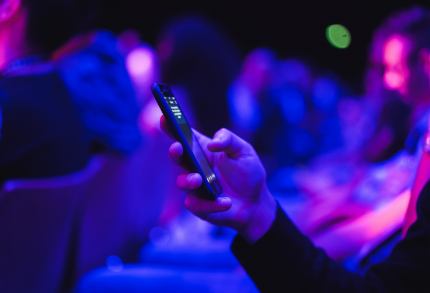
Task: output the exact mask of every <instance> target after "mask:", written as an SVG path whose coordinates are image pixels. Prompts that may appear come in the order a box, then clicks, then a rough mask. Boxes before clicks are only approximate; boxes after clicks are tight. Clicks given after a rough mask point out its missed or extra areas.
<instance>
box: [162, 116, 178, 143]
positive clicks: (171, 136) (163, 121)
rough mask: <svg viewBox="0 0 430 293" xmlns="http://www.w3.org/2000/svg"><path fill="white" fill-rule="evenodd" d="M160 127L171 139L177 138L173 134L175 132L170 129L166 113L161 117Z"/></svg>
mask: <svg viewBox="0 0 430 293" xmlns="http://www.w3.org/2000/svg"><path fill="white" fill-rule="evenodd" d="M160 128H161V130H163V132H164V133H165V134H167V136H169V137H170V138H171V139H175V136H174V135H173V132H172V131H171V130H170V127H169V124H167V120H166V118H164V115H161V117H160Z"/></svg>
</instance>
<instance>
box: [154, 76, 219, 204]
mask: <svg viewBox="0 0 430 293" xmlns="http://www.w3.org/2000/svg"><path fill="white" fill-rule="evenodd" d="M159 85H161V86H162V87H164V88H167V89H168V90H169V91H170V94H171V95H172V96H174V95H173V93H172V90H171V89H170V87H169V86H168V85H167V84H164V83H154V84H153V85H152V86H151V91H152V94H153V96H154V98H155V100H156V101H157V104H158V106H159V107H160V109H161V112H162V113H163V115H164V117H165V118H166V121H167V123H168V124H169V126H170V129H171V130H172V132H173V135H174V136H175V138H176V140H177V141H179V142H180V143H181V144H182V146H183V148H184V159H185V160H186V164H187V166H188V167H189V168H190V171H191V172H193V173H199V174H200V175H201V176H202V179H203V180H202V181H203V182H202V185H201V186H200V187H199V188H198V189H197V190H196V191H195V194H196V195H197V196H200V197H203V198H205V199H209V200H215V199H216V198H217V197H218V196H219V195H220V194H221V193H222V187H221V184H220V183H219V181H218V179H217V178H215V180H214V181H212V182H211V183H209V182H208V181H207V180H206V175H205V174H204V173H203V170H202V168H201V167H200V164H199V163H198V161H197V159H196V157H195V156H194V154H193V151H192V149H191V146H190V145H189V144H188V142H187V139H186V138H185V135H184V134H183V133H182V131H181V129H180V127H179V124H178V122H177V121H176V119H175V117H174V115H173V113H172V111H171V110H170V107H169V105H168V104H167V102H166V100H165V99H164V95H163V93H162V92H161V90H160V87H159ZM179 107H180V106H179ZM181 110H182V109H181ZM182 114H184V113H183V112H182ZM184 119H185V121H186V123H187V124H188V126H190V125H189V123H188V121H187V118H186V117H185V115H184ZM190 128H191V126H190ZM208 163H209V161H208ZM209 165H210V163H209ZM211 168H212V166H211ZM212 171H213V168H212ZM214 174H215V173H214Z"/></svg>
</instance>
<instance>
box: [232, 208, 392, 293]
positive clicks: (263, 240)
mask: <svg viewBox="0 0 430 293" xmlns="http://www.w3.org/2000/svg"><path fill="white" fill-rule="evenodd" d="M276 216H277V219H276V220H275V222H274V223H273V225H272V226H271V227H270V229H269V230H268V231H267V232H266V234H264V235H263V236H262V237H260V238H259V240H258V241H256V242H255V243H254V244H253V245H249V244H248V241H247V240H246V239H245V238H244V237H241V236H238V237H236V238H235V240H234V241H233V244H232V251H233V253H234V254H235V256H236V257H237V258H238V260H239V261H240V263H241V264H242V266H243V267H244V268H245V270H246V271H247V272H248V274H249V275H250V277H251V278H252V279H253V281H254V282H255V284H256V285H257V287H258V288H259V290H260V291H261V292H280V291H282V292H369V289H370V285H369V283H367V282H365V281H364V278H363V277H361V276H359V275H356V274H353V273H350V272H347V271H346V270H345V269H344V268H343V267H342V266H341V265H340V264H338V263H336V262H335V261H333V260H331V259H330V258H329V257H328V256H327V255H326V254H325V252H324V251H323V250H321V249H317V248H315V247H314V245H313V244H312V243H311V241H310V240H309V239H308V238H307V237H305V236H304V235H302V234H301V233H300V232H299V231H298V230H297V229H296V228H295V227H294V225H293V224H292V223H291V221H290V220H289V219H288V218H287V217H286V215H285V214H284V213H283V211H282V210H281V209H280V208H278V209H277V214H276ZM377 287H379V286H377ZM378 292H384V291H378Z"/></svg>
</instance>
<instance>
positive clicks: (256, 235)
mask: <svg viewBox="0 0 430 293" xmlns="http://www.w3.org/2000/svg"><path fill="white" fill-rule="evenodd" d="M276 209H277V203H276V200H275V198H274V197H273V196H272V194H271V193H270V191H269V190H268V189H267V187H266V186H264V187H263V190H262V192H261V193H260V196H259V201H258V204H257V206H256V207H255V210H254V212H253V213H252V215H251V217H250V219H249V222H248V224H247V225H246V226H245V227H244V229H243V230H241V231H239V233H240V234H241V235H242V236H243V238H245V239H246V241H247V242H248V243H249V244H254V243H255V242H256V241H257V240H258V239H260V238H261V237H262V236H263V235H264V234H266V232H267V231H268V230H269V229H270V227H271V226H272V224H273V222H274V221H275V218H276Z"/></svg>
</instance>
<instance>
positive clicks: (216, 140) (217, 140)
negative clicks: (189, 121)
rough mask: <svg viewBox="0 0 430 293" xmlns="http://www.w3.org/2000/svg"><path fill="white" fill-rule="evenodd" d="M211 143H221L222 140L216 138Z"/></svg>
mask: <svg viewBox="0 0 430 293" xmlns="http://www.w3.org/2000/svg"><path fill="white" fill-rule="evenodd" d="M212 142H222V139H221V138H220V137H216V138H214V139H213V140H212Z"/></svg>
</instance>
